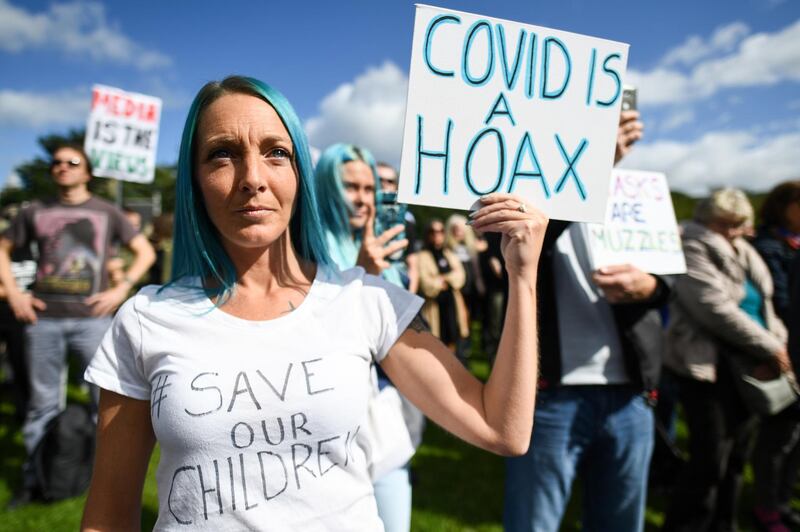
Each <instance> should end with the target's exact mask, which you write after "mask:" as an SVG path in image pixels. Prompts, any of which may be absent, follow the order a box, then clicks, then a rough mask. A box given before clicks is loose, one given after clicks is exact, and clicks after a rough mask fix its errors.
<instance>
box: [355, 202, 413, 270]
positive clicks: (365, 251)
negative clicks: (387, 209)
mask: <svg viewBox="0 0 800 532" xmlns="http://www.w3.org/2000/svg"><path fill="white" fill-rule="evenodd" d="M367 209H368V211H369V213H368V214H367V223H366V225H365V226H364V234H363V236H362V238H361V248H360V249H359V250H358V258H357V259H356V266H361V267H362V268H364V270H366V272H367V273H371V274H373V275H380V274H381V272H382V271H383V270H385V269H386V268H388V267H389V261H387V260H386V257H389V256H391V255H392V254H393V253H395V252H397V251H400V250H401V249H405V248H406V246H408V240H407V239H402V240H397V241H395V242H391V240H392V239H393V238H394V237H396V236H397V235H399V234H400V233H402V232H403V231H404V230H405V227H403V226H402V225H396V226H394V227H392V228H391V229H389V230H387V231H384V232H383V233H382V234H381V235H380V236H375V206H374V205H367Z"/></svg>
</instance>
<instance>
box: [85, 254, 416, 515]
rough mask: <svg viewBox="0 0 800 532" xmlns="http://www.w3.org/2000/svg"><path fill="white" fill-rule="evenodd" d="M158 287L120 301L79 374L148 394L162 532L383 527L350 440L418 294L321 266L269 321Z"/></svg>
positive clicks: (194, 293)
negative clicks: (297, 299)
mask: <svg viewBox="0 0 800 532" xmlns="http://www.w3.org/2000/svg"><path fill="white" fill-rule="evenodd" d="M158 288H159V287H157V286H148V287H145V288H143V289H142V290H141V291H140V292H139V293H138V294H137V295H136V296H134V297H133V298H131V299H130V300H129V301H128V302H127V303H125V305H123V307H122V308H121V309H120V311H119V313H118V314H117V316H116V317H115V319H114V323H113V325H112V327H111V329H110V330H109V331H108V333H107V334H106V336H105V338H104V339H103V342H102V344H101V346H100V348H99V349H98V352H97V354H96V355H95V357H94V359H93V360H92V363H91V364H90V365H89V368H88V369H87V370H86V380H88V381H90V382H93V383H95V384H97V385H98V386H100V387H101V388H104V389H107V390H111V391H114V392H116V393H119V394H122V395H126V396H129V397H133V398H136V399H141V400H147V401H150V405H151V420H152V424H153V429H154V431H155V434H156V437H157V439H158V441H159V444H160V446H161V460H160V462H159V465H158V472H157V475H156V478H157V481H158V497H159V515H158V521H157V523H156V527H155V528H156V530H184V529H187V528H191V529H193V530H195V529H196V530H215V531H217V530H275V531H284V530H303V531H316V530H319V531H322V530H325V531H328V530H347V531H350V530H383V525H382V523H381V521H380V519H379V517H378V513H377V509H376V505H375V501H374V496H373V492H372V483H371V482H370V478H369V474H368V472H367V465H366V460H365V455H364V452H363V450H362V449H361V448H360V447H359V446H358V445H357V444H356V443H355V438H356V435H357V433H358V431H359V427H360V426H361V425H362V424H363V422H364V420H365V419H366V408H367V400H368V397H369V394H370V388H369V386H370V381H369V368H370V362H371V361H372V360H375V361H380V360H382V359H383V357H385V356H386V354H387V352H388V351H389V349H390V348H391V347H392V345H393V344H394V343H395V341H396V340H397V338H398V337H399V336H400V334H402V333H403V331H404V330H405V329H406V327H407V326H408V324H409V323H410V321H411V320H412V318H413V317H414V316H415V315H416V314H417V312H418V311H419V309H420V306H421V305H422V300H421V299H420V298H419V297H417V296H414V295H412V294H410V293H409V292H406V291H404V290H403V289H401V288H398V287H396V286H394V285H391V284H389V283H387V282H385V281H383V280H381V279H379V278H377V277H374V276H372V275H366V274H365V273H364V270H363V269H361V268H353V269H350V270H347V271H345V272H342V273H336V272H333V271H330V270H323V268H318V274H317V277H316V279H315V280H314V282H313V284H312V286H311V289H310V291H309V293H308V295H307V296H306V298H305V300H304V301H303V303H302V304H301V305H300V306H299V307H297V309H296V310H294V311H293V312H292V313H290V314H286V315H285V316H282V317H279V318H276V319H273V320H269V321H248V320H243V319H240V318H236V317H234V316H231V315H230V314H226V313H225V312H223V311H221V310H220V309H218V308H214V307H213V305H212V303H211V301H210V300H209V299H208V298H206V297H205V295H204V294H203V293H202V292H201V291H198V290H190V289H186V288H172V287H170V288H167V289H165V290H163V291H162V292H161V293H158Z"/></svg>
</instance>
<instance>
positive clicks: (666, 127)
mask: <svg viewBox="0 0 800 532" xmlns="http://www.w3.org/2000/svg"><path fill="white" fill-rule="evenodd" d="M694 119H695V115H694V111H693V110H691V109H678V110H677V111H676V112H675V113H673V114H672V115H670V116H669V117H667V119H666V120H664V122H663V123H662V124H661V131H664V132H666V131H672V130H674V129H678V128H679V127H681V126H685V125H686V124H691V123H692V122H694Z"/></svg>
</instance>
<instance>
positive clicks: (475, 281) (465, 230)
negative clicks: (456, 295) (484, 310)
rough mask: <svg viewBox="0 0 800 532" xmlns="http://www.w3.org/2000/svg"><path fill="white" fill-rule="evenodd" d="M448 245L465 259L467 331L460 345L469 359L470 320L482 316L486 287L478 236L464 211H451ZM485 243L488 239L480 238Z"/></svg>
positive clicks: (462, 354) (447, 225)
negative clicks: (481, 309) (459, 212)
mask: <svg viewBox="0 0 800 532" xmlns="http://www.w3.org/2000/svg"><path fill="white" fill-rule="evenodd" d="M444 231H445V240H444V245H445V248H447V249H449V250H450V251H452V252H453V253H455V255H456V257H458V260H459V262H461V267H462V269H463V270H464V286H462V287H461V295H462V297H463V298H464V306H465V307H466V310H467V316H466V322H467V335H466V336H465V337H463V338H462V339H461V340H460V342H459V343H458V346H457V354H458V358H460V359H461V360H466V359H467V358H468V357H469V352H470V344H471V342H470V323H471V322H472V320H473V319H475V318H476V317H478V316H479V309H480V307H479V301H481V300H482V299H483V297H484V296H485V295H486V287H485V285H484V284H483V278H482V277H481V271H480V265H479V264H478V253H479V252H480V250H479V249H478V240H477V239H476V238H475V233H474V232H473V231H472V228H470V227H469V226H468V225H467V219H466V217H464V216H462V215H460V214H451V215H450V216H449V217H448V218H447V221H446V222H445V224H444ZM480 242H481V243H482V244H483V245H484V246H485V241H483V240H481V241H480Z"/></svg>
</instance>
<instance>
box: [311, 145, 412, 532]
mask: <svg viewBox="0 0 800 532" xmlns="http://www.w3.org/2000/svg"><path fill="white" fill-rule="evenodd" d="M315 178H316V184H317V194H318V196H319V197H321V198H325V199H326V201H324V202H322V203H321V205H320V218H321V219H322V227H323V231H324V232H325V235H326V238H327V242H328V245H329V247H328V250H329V251H330V253H331V256H332V257H333V261H334V262H335V263H336V265H337V266H338V267H339V268H340V269H343V270H344V269H347V268H352V267H353V266H361V267H362V268H364V270H366V271H367V272H368V273H372V274H374V275H380V276H381V277H383V278H384V279H385V280H387V281H389V282H391V283H393V284H395V285H397V286H401V287H402V286H403V284H402V277H401V275H400V271H399V269H398V265H397V263H394V262H392V261H391V260H390V257H391V256H392V255H394V254H395V253H397V252H398V251H400V250H402V249H403V248H405V247H406V246H407V245H408V240H405V239H400V240H397V241H395V240H393V238H395V237H397V236H398V235H399V234H400V233H401V232H402V231H403V226H402V225H400V226H398V227H391V228H380V229H387V230H386V231H383V232H382V233H381V235H380V236H377V237H376V236H375V226H376V224H375V219H376V217H377V205H379V201H380V200H379V195H380V191H381V188H380V179H379V177H378V172H377V170H376V168H375V159H374V158H373V157H372V154H371V153H370V152H369V150H367V149H365V148H361V147H359V146H354V145H352V144H334V145H333V146H330V147H329V148H327V149H326V150H325V151H324V152H322V155H321V156H320V158H319V161H317V168H316V171H315ZM380 229H379V230H380ZM375 377H376V379H375V381H376V382H375V383H374V386H375V387H376V388H377V389H376V390H375V395H374V396H373V400H374V401H382V402H383V403H384V406H383V407H381V408H380V415H381V416H383V417H384V418H392V420H393V422H392V423H390V424H389V427H391V429H387V428H385V427H384V426H383V425H378V424H371V423H367V424H366V426H365V427H364V428H363V430H362V431H361V432H360V433H359V435H360V436H361V437H362V439H363V441H362V442H361V443H362V444H363V445H366V446H367V447H368V448H369V447H370V446H371V444H373V442H374V441H383V442H391V443H390V445H389V446H388V448H387V449H383V450H382V451H383V452H381V453H372V452H370V453H368V455H369V456H370V457H371V456H372V455H374V454H380V455H381V456H384V457H386V458H384V459H383V460H381V461H380V462H382V463H373V464H372V467H371V468H370V471H371V476H372V478H373V487H374V489H375V500H376V502H377V503H378V514H379V515H380V518H381V520H382V521H383V526H384V528H385V529H386V532H407V531H408V530H409V529H410V528H411V482H410V479H409V469H408V465H407V462H408V460H409V459H410V458H411V456H413V452H414V449H415V448H416V446H417V445H419V443H420V441H421V439H422V431H423V429H424V417H423V416H422V415H421V414H420V413H419V411H418V410H417V409H416V408H414V406H413V405H411V404H408V402H407V400H406V404H405V405H404V404H403V401H404V399H403V398H402V397H400V396H398V395H397V392H396V391H395V389H394V387H393V386H392V384H391V382H390V381H389V379H388V378H387V377H386V374H385V373H383V372H382V371H380V367H379V366H378V367H377V368H376V372H375ZM379 394H383V395H379ZM404 412H405V413H406V415H405V416H404V415H403V414H404ZM384 421H385V420H384ZM380 430H383V431H384V432H386V434H385V435H383V436H382V437H380V438H378V440H375V439H374V438H372V437H371V435H372V434H371V433H373V432H375V431H380ZM397 432H401V434H400V436H401V437H398V434H397Z"/></svg>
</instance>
